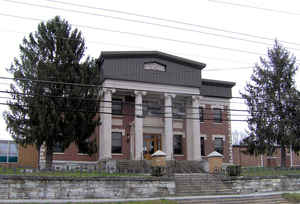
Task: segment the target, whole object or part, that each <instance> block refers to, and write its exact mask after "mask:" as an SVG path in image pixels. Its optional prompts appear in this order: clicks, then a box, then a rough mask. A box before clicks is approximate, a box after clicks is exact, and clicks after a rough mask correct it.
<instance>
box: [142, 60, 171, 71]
mask: <svg viewBox="0 0 300 204" xmlns="http://www.w3.org/2000/svg"><path fill="white" fill-rule="evenodd" d="M144 69H145V70H153V71H161V72H165V71H166V65H163V64H161V63H158V62H146V63H145V64H144Z"/></svg>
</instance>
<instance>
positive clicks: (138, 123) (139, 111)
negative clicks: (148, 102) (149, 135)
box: [134, 91, 146, 160]
mask: <svg viewBox="0 0 300 204" xmlns="http://www.w3.org/2000/svg"><path fill="white" fill-rule="evenodd" d="M134 94H135V126H134V127H135V155H134V159H135V160H142V159H143V137H144V135H143V126H144V120H143V95H146V92H145V91H134Z"/></svg>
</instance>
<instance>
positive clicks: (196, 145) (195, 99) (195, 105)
mask: <svg viewBox="0 0 300 204" xmlns="http://www.w3.org/2000/svg"><path fill="white" fill-rule="evenodd" d="M199 106H200V96H192V111H191V112H192V115H193V119H192V146H193V147H192V148H193V150H192V152H193V156H192V157H193V160H201V159H202V158H201V145H200V120H199Z"/></svg>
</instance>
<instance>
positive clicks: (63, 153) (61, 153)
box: [53, 152, 65, 154]
mask: <svg viewBox="0 0 300 204" xmlns="http://www.w3.org/2000/svg"><path fill="white" fill-rule="evenodd" d="M64 153H65V152H53V154H64Z"/></svg>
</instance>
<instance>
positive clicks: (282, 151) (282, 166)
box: [280, 145, 286, 168]
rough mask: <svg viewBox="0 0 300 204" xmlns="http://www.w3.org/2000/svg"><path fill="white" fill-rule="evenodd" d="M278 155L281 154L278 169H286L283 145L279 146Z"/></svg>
mask: <svg viewBox="0 0 300 204" xmlns="http://www.w3.org/2000/svg"><path fill="white" fill-rule="evenodd" d="M280 153H281V155H280V156H281V159H280V161H281V164H280V167H281V168H284V167H286V149H285V145H281V147H280Z"/></svg>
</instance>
